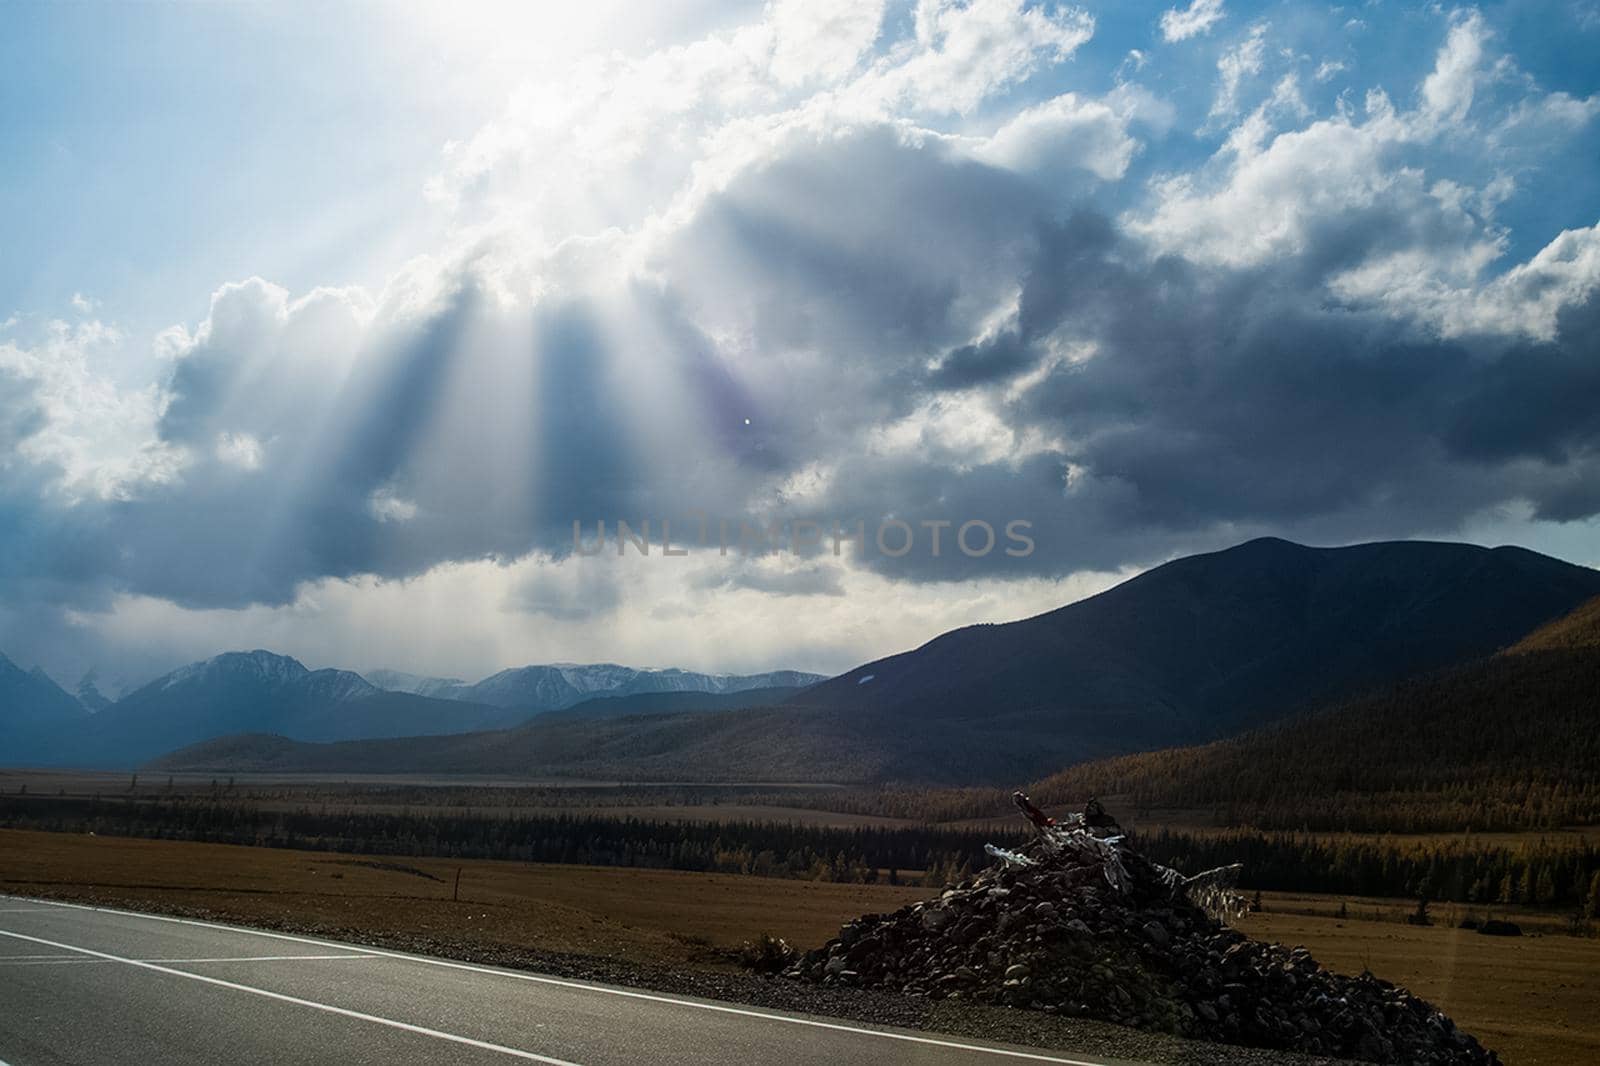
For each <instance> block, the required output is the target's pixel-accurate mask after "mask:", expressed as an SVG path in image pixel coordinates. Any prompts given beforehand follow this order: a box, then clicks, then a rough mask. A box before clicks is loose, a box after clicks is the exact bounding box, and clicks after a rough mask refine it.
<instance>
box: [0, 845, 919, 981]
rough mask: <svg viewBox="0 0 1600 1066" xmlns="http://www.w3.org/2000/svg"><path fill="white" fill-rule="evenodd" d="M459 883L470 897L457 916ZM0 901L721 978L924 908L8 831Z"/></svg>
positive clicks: (869, 893) (851, 898)
mask: <svg viewBox="0 0 1600 1066" xmlns="http://www.w3.org/2000/svg"><path fill="white" fill-rule="evenodd" d="M458 869H459V870H460V871H461V886H460V896H461V898H460V901H459V902H452V900H451V894H452V892H453V891H454V888H455V874H456V871H457V870H458ZM0 891H4V892H9V893H14V894H18V895H33V896H46V897H50V898H54V899H67V900H77V901H95V902H101V903H107V904H116V905H124V906H129V907H137V906H140V905H147V904H157V905H166V906H175V907H195V908H204V909H208V910H212V911H216V912H218V913H226V914H228V915H230V916H233V917H234V918H235V919H237V920H238V921H241V922H250V921H268V922H282V921H294V922H300V923H304V924H306V925H308V926H312V925H315V926H321V927H324V928H326V929H328V930H336V929H340V930H362V929H370V930H372V931H375V932H386V933H415V934H422V935H429V936H437V937H440V938H443V939H453V940H464V941H469V942H482V943H485V944H491V943H493V944H514V945H520V946H524V947H528V948H533V949H537V950H541V951H559V952H573V953H577V954H584V955H596V956H602V957H608V958H618V959H624V960H628V961H635V962H648V963H659V964H668V965H683V964H691V963H692V964H696V965H707V964H710V965H728V964H729V963H728V958H727V951H728V950H730V949H734V948H737V947H738V946H739V945H740V944H741V943H742V942H743V941H745V940H747V939H750V938H753V937H755V936H757V935H758V934H760V933H763V932H770V933H772V934H773V935H775V936H784V937H788V938H790V939H791V940H792V941H793V942H795V943H797V944H801V945H804V946H808V947H810V946H815V945H818V944H821V943H822V942H823V941H825V940H827V939H828V937H830V936H832V935H833V934H834V933H835V932H837V931H838V928H839V926H840V924H841V923H843V922H844V921H846V920H847V919H850V918H853V917H855V916H856V915H858V914H862V913H864V912H867V911H873V910H893V909H895V908H897V907H900V906H902V905H903V904H905V903H906V902H908V901H910V900H913V899H917V898H920V897H921V896H923V895H926V894H927V890H926V889H913V888H897V887H892V886H889V885H848V884H833V883H825V882H813V881H793V880H783V879H777V878H758V877H741V876H736V875H718V874H694V873H683V872H679V871H673V870H640V869H622V868H616V867H586V866H553V865H531V864H524V863H511V862H491V861H461V862H456V861H453V860H447V859H414V858H396V857H385V858H365V857H361V856H353V855H339V854H331V853H328V852H300V851H288V850H280V849H272V848H249V847H236V846H232V845H225V844H195V843H173V842H167V841H152V840H132V839H126V838H121V837H93V836H80V835H73V834H66V833H34V832H23V831H17V830H0Z"/></svg>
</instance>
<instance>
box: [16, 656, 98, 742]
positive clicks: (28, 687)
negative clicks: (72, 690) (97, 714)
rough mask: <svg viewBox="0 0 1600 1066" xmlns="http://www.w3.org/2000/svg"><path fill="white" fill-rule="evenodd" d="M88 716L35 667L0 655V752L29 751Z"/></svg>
mask: <svg viewBox="0 0 1600 1066" xmlns="http://www.w3.org/2000/svg"><path fill="white" fill-rule="evenodd" d="M88 717H89V712H88V711H87V710H86V709H85V708H84V706H83V705H82V704H81V703H79V702H78V701H77V700H76V699H74V698H73V697H72V696H70V695H68V694H67V692H66V690H65V689H63V688H62V687H61V686H60V685H58V684H56V683H55V682H54V681H52V680H51V679H50V676H49V675H48V674H46V673H45V672H44V671H43V670H40V669H38V668H37V667H35V668H34V669H32V670H24V669H22V667H20V666H18V665H17V664H16V663H14V662H12V661H11V660H10V659H8V658H6V657H5V656H4V655H0V752H18V751H27V750H31V749H32V748H33V747H34V746H35V745H37V744H38V743H39V742H40V740H41V738H43V737H49V736H53V735H55V734H56V733H58V732H60V731H63V730H68V729H73V728H75V727H76V726H77V725H78V724H79V723H80V722H82V721H83V720H84V719H86V718H88Z"/></svg>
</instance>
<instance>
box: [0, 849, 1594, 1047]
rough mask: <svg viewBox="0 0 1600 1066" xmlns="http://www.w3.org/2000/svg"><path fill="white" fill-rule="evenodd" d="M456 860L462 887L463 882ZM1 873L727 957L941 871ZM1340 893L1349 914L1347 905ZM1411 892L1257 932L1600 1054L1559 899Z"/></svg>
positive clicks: (187, 867) (303, 867) (494, 868)
mask: <svg viewBox="0 0 1600 1066" xmlns="http://www.w3.org/2000/svg"><path fill="white" fill-rule="evenodd" d="M457 869H460V870H461V887H460V896H461V898H460V901H459V902H452V900H451V893H452V891H453V888H454V878H455V874H456V871H457ZM0 891H4V892H8V893H13V894H17V895H28V896H39V897H49V898H54V899H64V900H75V901H80V902H91V901H92V902H98V903H103V904H107V905H115V906H124V907H130V908H146V909H153V910H169V911H171V910H176V911H187V912H204V913H208V914H211V915H214V916H217V917H219V918H222V919H225V920H232V921H236V922H240V923H247V924H248V923H257V924H262V925H267V926H278V927H292V928H300V929H310V930H317V931H320V932H322V933H324V934H325V935H330V936H347V937H357V936H361V935H377V936H384V935H400V936H421V937H424V938H430V939H432V940H435V941H437V942H439V943H442V944H452V945H457V946H460V947H464V948H465V949H466V950H471V948H472V947H473V946H482V947H485V948H488V947H497V948H503V947H508V946H510V947H515V948H520V949H528V950H534V951H541V952H563V953H572V954H578V955H586V956H596V957H603V958H609V959H613V960H616V961H619V962H625V963H641V964H649V965H657V966H662V965H664V966H673V967H700V968H726V967H729V966H731V965H733V963H732V962H731V952H732V950H733V949H735V948H737V946H738V945H739V944H740V943H741V942H743V941H744V940H746V939H749V938H752V937H754V936H756V935H757V934H759V933H762V932H770V933H772V934H773V935H777V936H782V937H785V938H787V939H789V940H790V941H791V942H793V943H795V944H797V945H798V946H801V947H813V946H816V945H818V944H821V943H822V942H823V941H824V940H826V939H827V938H828V937H829V936H831V935H832V934H833V932H834V931H836V930H837V928H838V926H839V925H840V923H842V922H843V921H845V920H847V919H849V918H851V917H854V916H856V915H858V914H861V913H865V912H869V911H884V910H892V909H894V908H896V907H899V906H901V905H903V904H904V903H906V902H909V901H911V900H914V899H917V898H920V897H922V896H925V895H927V894H928V893H929V892H930V890H929V889H925V888H924V889H918V888H904V887H894V886H889V885H885V884H876V885H856V884H835V883H824V882H812V881H798V880H788V879H778V878H761V877H745V876H737V875H726V874H697V873H688V872H679V871H668V870H644V869H629V868H616V867H604V868H602V867H584V866H559V865H531V864H523V863H513V862H494V861H481V860H480V861H461V862H457V861H453V860H448V859H433V858H395V857H385V858H370V859H369V858H365V857H361V856H355V855H341V854H329V853H327V852H301V851H290V850H284V849H269V848H250V847H235V846H229V845H218V844H199V843H175V842H167V841H150V840H134V839H125V838H112V837H93V836H84V835H75V834H64V833H37V832H24V831H17V830H4V831H0ZM1341 902H1345V903H1346V904H1347V908H1348V916H1347V917H1345V918H1342V919H1341V918H1340V917H1338V916H1337V914H1336V912H1337V909H1338V907H1339V904H1340V903H1341ZM1410 906H1412V905H1411V904H1409V903H1405V902H1403V901H1381V900H1347V901H1341V900H1338V899H1335V898H1331V897H1326V896H1312V895H1294V896H1291V895H1275V894H1267V895H1266V897H1265V908H1264V910H1263V912H1262V913H1259V914H1253V915H1250V916H1248V917H1247V918H1246V919H1244V920H1243V921H1241V923H1240V926H1241V928H1243V929H1244V930H1245V931H1247V932H1249V933H1250V934H1251V935H1254V936H1257V937H1261V938H1265V939H1272V940H1278V941H1282V942H1285V943H1291V944H1304V945H1305V946H1307V947H1308V948H1310V949H1311V951H1312V953H1313V954H1314V955H1315V956H1316V957H1317V958H1318V959H1319V961H1321V962H1323V963H1324V964H1325V965H1328V966H1330V967H1333V968H1335V969H1339V970H1343V971H1347V972H1357V971H1360V970H1361V969H1363V968H1370V969H1371V970H1372V971H1373V972H1374V973H1376V974H1378V975H1379V976H1381V977H1385V978H1387V979H1389V980H1393V981H1395V982H1397V983H1400V984H1403V985H1405V986H1407V987H1409V988H1411V989H1412V990H1414V991H1416V992H1418V993H1419V994H1421V995H1423V996H1425V997H1427V998H1428V999H1430V1000H1432V1001H1434V1002H1435V1003H1437V1004H1438V1005H1439V1006H1441V1007H1442V1008H1444V1009H1445V1010H1446V1011H1447V1012H1448V1013H1450V1014H1451V1015H1452V1016H1453V1017H1454V1018H1455V1019H1456V1020H1457V1021H1458V1022H1459V1023H1460V1024H1462V1025H1463V1026H1465V1027H1466V1028H1467V1029H1468V1030H1469V1031H1471V1032H1473V1033H1475V1034H1476V1035H1478V1036H1479V1037H1480V1038H1481V1039H1483V1040H1484V1042H1485V1043H1486V1044H1488V1045H1489V1046H1490V1047H1493V1048H1495V1049H1496V1050H1498V1051H1500V1053H1501V1055H1502V1057H1503V1059H1504V1060H1505V1061H1506V1062H1507V1063H1509V1064H1512V1066H1529V1064H1535V1066H1557V1064H1564V1066H1578V1064H1588V1063H1592V1062H1596V1061H1600V1011H1597V1008H1600V941H1596V940H1594V939H1586V938H1575V937H1569V936H1564V935H1558V934H1555V933H1554V932H1553V928H1554V927H1553V925H1552V923H1551V919H1550V918H1549V917H1548V916H1541V915H1538V914H1537V913H1536V912H1534V913H1519V912H1517V911H1515V910H1514V909H1512V910H1510V911H1508V910H1507V909H1506V908H1500V909H1498V910H1497V914H1499V915H1502V916H1504V915H1506V914H1508V913H1509V914H1510V916H1511V917H1514V918H1517V919H1518V920H1519V921H1523V922H1524V924H1525V926H1526V927H1527V928H1529V929H1530V931H1532V932H1533V935H1529V936H1525V937H1521V938H1499V937H1485V936H1480V935H1478V934H1475V933H1472V932H1467V931H1461V930H1456V929H1453V928H1446V927H1445V922H1444V919H1446V918H1447V917H1448V915H1447V913H1446V912H1445V911H1444V910H1442V909H1441V911H1440V912H1439V915H1438V916H1439V918H1440V919H1441V921H1440V924H1439V925H1436V926H1433V927H1426V928H1423V927H1415V926H1410V925H1406V924H1404V923H1403V922H1402V921H1400V917H1401V915H1402V914H1403V912H1404V911H1405V910H1406V909H1408V908H1409V907H1410Z"/></svg>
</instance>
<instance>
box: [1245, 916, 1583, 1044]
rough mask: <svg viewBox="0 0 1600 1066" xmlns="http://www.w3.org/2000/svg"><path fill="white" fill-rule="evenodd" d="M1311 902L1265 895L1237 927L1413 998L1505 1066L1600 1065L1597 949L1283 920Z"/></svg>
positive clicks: (1367, 924) (1435, 930)
mask: <svg viewBox="0 0 1600 1066" xmlns="http://www.w3.org/2000/svg"><path fill="white" fill-rule="evenodd" d="M1308 902H1309V901H1308V899H1307V898H1306V897H1276V898H1275V897H1273V896H1270V895H1269V896H1268V897H1267V898H1266V901H1265V903H1266V907H1265V911H1264V913H1261V914H1252V915H1248V916H1246V917H1245V918H1244V919H1243V920H1242V921H1240V922H1239V927H1240V928H1241V929H1243V930H1244V931H1245V932H1247V933H1249V934H1250V935H1251V936H1254V937H1257V938H1260V939H1265V940H1277V941H1281V942H1283V943H1287V944H1304V945H1305V946H1306V947H1307V948H1309V949H1311V953H1312V955H1314V956H1315V957H1316V959H1317V961H1318V962H1320V963H1322V964H1323V965H1324V966H1328V967H1330V968H1332V969H1335V970H1342V971H1345V972H1347V973H1359V972H1360V971H1361V970H1362V969H1364V968H1365V969H1370V970H1371V971H1372V972H1373V973H1375V974H1377V975H1378V976H1379V977H1382V978H1384V979H1385V980H1389V981H1393V982H1394V983H1396V984H1398V985H1403V986H1405V987H1406V988H1409V989H1411V990H1412V991H1413V992H1416V993H1417V994H1418V995H1421V996H1422V997H1423V998H1425V999H1427V1000H1429V1001H1431V1002H1433V1003H1434V1004H1436V1005H1437V1006H1439V1007H1440V1008H1441V1009H1443V1010H1444V1011H1445V1013H1447V1014H1449V1015H1450V1016H1451V1017H1452V1018H1454V1019H1455V1020H1456V1021H1457V1022H1458V1023H1459V1024H1460V1025H1462V1026H1463V1027H1464V1028H1465V1029H1466V1030H1467V1031H1468V1032H1470V1033H1472V1034H1473V1035H1474V1036H1476V1037H1477V1038H1478V1039H1479V1040H1481V1041H1483V1043H1484V1044H1485V1045H1487V1046H1489V1047H1491V1048H1494V1049H1495V1050H1496V1051H1498V1052H1499V1053H1500V1057H1501V1058H1502V1059H1503V1060H1504V1061H1505V1062H1506V1063H1508V1064H1510V1066H1589V1064H1592V1063H1596V1062H1600V940H1594V939H1586V938H1577V937H1570V936H1565V935H1560V934H1552V933H1535V934H1533V935H1528V936H1522V937H1494V936H1481V935H1479V934H1478V933H1475V932H1472V931H1470V930H1465V929H1452V928H1445V927H1444V926H1443V925H1442V924H1441V925H1435V926H1432V927H1428V928H1422V927H1417V926H1411V925H1406V924H1404V923H1403V922H1398V921H1391V920H1384V921H1371V920H1362V919H1353V920H1345V921H1340V920H1338V919H1337V918H1335V917H1333V916H1332V915H1331V914H1325V915H1306V914H1296V913H1288V911H1289V910H1302V909H1309V908H1307V907H1305V904H1306V903H1308ZM1317 902H1318V904H1319V906H1320V905H1321V904H1325V903H1327V902H1328V901H1327V900H1326V899H1323V900H1319V901H1317ZM1334 906H1337V904H1334ZM1397 906H1398V905H1397ZM1280 908H1281V909H1282V912H1279V910H1280ZM1351 909H1352V911H1353V912H1354V913H1356V914H1364V913H1369V911H1370V909H1371V907H1370V904H1366V903H1356V902H1352V904H1351ZM1513 917H1514V918H1515V919H1516V920H1517V921H1518V922H1524V919H1523V918H1522V917H1521V916H1516V915H1513ZM1524 924H1525V927H1526V923H1524Z"/></svg>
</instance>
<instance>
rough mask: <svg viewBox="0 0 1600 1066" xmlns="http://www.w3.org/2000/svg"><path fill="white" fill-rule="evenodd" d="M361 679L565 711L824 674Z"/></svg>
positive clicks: (397, 675) (605, 670) (536, 673)
mask: <svg viewBox="0 0 1600 1066" xmlns="http://www.w3.org/2000/svg"><path fill="white" fill-rule="evenodd" d="M366 678H367V680H368V681H370V682H372V684H374V685H376V686H377V687H379V688H381V689H388V690H389V691H391V692H409V693H413V694H415V695H419V696H431V697H434V698H437V699H446V700H462V701H465V702H468V703H482V704H487V705H488V706H490V707H508V708H517V709H520V710H526V711H529V712H538V711H560V710H565V709H566V708H568V707H573V706H576V705H577V704H579V703H582V702H584V701H585V700H591V699H595V698H597V697H620V696H637V695H645V694H650V693H669V692H684V693H714V694H718V695H723V694H732V693H740V692H748V691H750V690H752V689H772V688H794V689H799V688H804V687H805V686H807V685H812V684H815V683H816V682H818V681H821V680H823V679H824V675H822V674H808V673H803V672H801V671H799V670H774V671H772V672H770V673H765V674H702V673H695V672H693V671H690V670H679V669H675V668H673V669H662V670H640V669H635V668H633V667H631V666H618V665H617V664H616V663H551V664H549V665H547V666H519V667H515V668H513V669H510V670H502V671H500V672H499V673H497V674H492V675H490V676H489V677H486V678H484V679H483V680H482V681H479V682H477V683H475V684H468V683H467V682H465V681H460V680H457V679H455V678H450V677H421V676H418V675H416V674H405V673H401V672H399V671H398V670H373V671H370V672H368V673H367V675H366Z"/></svg>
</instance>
